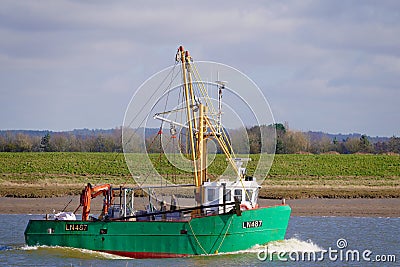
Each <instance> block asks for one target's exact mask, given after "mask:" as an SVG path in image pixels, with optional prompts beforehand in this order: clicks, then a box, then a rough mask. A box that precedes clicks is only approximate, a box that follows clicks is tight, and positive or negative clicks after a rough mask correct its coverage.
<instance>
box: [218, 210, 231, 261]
mask: <svg viewBox="0 0 400 267" xmlns="http://www.w3.org/2000/svg"><path fill="white" fill-rule="evenodd" d="M232 221H233V215H232V217H231V221H230V222H229V225H228V229H226V231H225V234H224V237H223V238H222V240H221V243H220V244H219V247H218V248H217V250H216V251H215V254H218V251H219V249H220V248H221V246H222V244H223V243H224V241H225V237H226V235H227V234H228V231H229V228H230V227H231V224H232Z"/></svg>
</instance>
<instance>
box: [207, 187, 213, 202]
mask: <svg viewBox="0 0 400 267" xmlns="http://www.w3.org/2000/svg"><path fill="white" fill-rule="evenodd" d="M213 200H215V189H211V188H209V189H208V190H207V201H213Z"/></svg>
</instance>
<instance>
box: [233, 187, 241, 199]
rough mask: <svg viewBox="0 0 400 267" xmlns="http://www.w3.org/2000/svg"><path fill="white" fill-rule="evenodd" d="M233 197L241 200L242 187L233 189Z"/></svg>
mask: <svg viewBox="0 0 400 267" xmlns="http://www.w3.org/2000/svg"><path fill="white" fill-rule="evenodd" d="M234 196H235V198H236V197H237V198H238V200H239V201H242V189H235V195H234Z"/></svg>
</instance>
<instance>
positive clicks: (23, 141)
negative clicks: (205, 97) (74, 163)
mask: <svg viewBox="0 0 400 267" xmlns="http://www.w3.org/2000/svg"><path fill="white" fill-rule="evenodd" d="M271 130H274V131H275V132H276V153H277V154H295V153H312V154H323V153H340V154H353V153H372V154H388V153H397V154H400V137H395V136H393V137H391V138H386V139H384V140H383V141H382V140H381V141H375V142H373V141H371V139H370V138H369V137H368V136H366V135H361V136H360V137H347V138H345V139H340V140H338V139H337V138H330V137H329V136H328V135H320V136H319V137H318V138H315V137H313V136H312V135H310V134H309V133H304V132H299V131H293V130H289V129H288V127H287V126H284V125H283V124H281V123H277V124H274V125H268V126H254V127H249V128H244V129H236V130H230V131H228V132H229V139H231V141H232V146H233V150H234V151H235V152H236V153H239V154H240V153H250V154H256V153H260V152H265V151H261V149H262V144H263V142H267V141H265V140H262V136H263V134H264V136H265V135H269V134H271V133H272V131H271ZM121 136H122V128H121V127H120V128H115V129H112V130H108V131H92V132H90V131H89V132H86V133H85V134H82V133H81V132H57V133H53V132H46V133H43V135H42V136H37V135H31V134H26V133H23V132H13V131H2V132H1V134H0V152H118V153H119V152H122V151H123V148H122V138H121ZM157 138H158V137H157V131H149V134H146V137H145V142H144V143H145V145H146V146H147V149H148V151H149V152H151V153H159V152H160V151H161V147H160V146H159V145H158V141H157ZM137 142H141V143H143V139H142V138H137ZM138 147H140V148H143V151H139V152H144V145H143V144H138ZM217 152H220V151H219V150H218V147H217Z"/></svg>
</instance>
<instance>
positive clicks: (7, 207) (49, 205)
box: [0, 196, 400, 217]
mask: <svg viewBox="0 0 400 267" xmlns="http://www.w3.org/2000/svg"><path fill="white" fill-rule="evenodd" d="M136 201H137V204H138V205H139V206H140V205H144V203H145V199H144V198H136ZM0 203H1V205H0V214H52V213H54V212H59V211H62V210H64V209H65V210H66V211H73V210H75V208H76V207H78V205H79V196H64V197H51V198H9V197H1V198H0ZM280 203H281V201H280V200H275V199H259V204H260V206H272V205H279V204H280ZM101 204H102V199H101V198H96V199H94V201H93V209H92V212H93V213H94V214H96V213H100V209H101ZM286 204H288V205H290V206H291V208H292V215H293V216H353V217H400V198H379V199H360V198H355V199H317V198H310V199H289V200H286ZM78 212H81V210H79V211H78Z"/></svg>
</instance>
